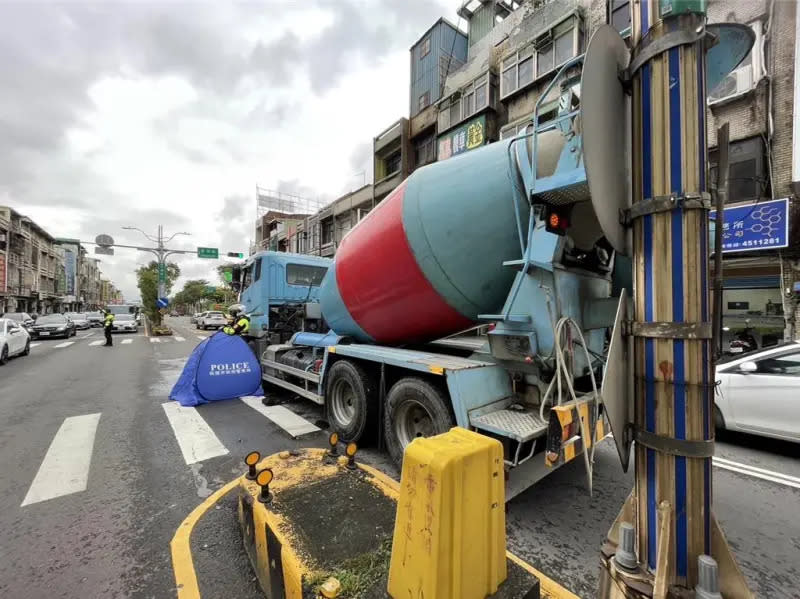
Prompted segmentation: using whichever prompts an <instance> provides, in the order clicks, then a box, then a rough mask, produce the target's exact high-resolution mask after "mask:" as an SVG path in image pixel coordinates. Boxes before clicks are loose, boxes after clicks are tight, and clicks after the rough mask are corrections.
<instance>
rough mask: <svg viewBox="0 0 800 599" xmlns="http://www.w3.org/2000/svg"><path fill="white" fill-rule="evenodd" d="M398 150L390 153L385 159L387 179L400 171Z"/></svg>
mask: <svg viewBox="0 0 800 599" xmlns="http://www.w3.org/2000/svg"><path fill="white" fill-rule="evenodd" d="M400 157H401V154H400V150H397V151H396V152H392V153H391V154H389V156H387V157H386V160H385V162H386V176H387V177H389V176H391V175H393V174H394V173H397V172H399V171H400Z"/></svg>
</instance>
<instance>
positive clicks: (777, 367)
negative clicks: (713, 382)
mask: <svg viewBox="0 0 800 599" xmlns="http://www.w3.org/2000/svg"><path fill="white" fill-rule="evenodd" d="M716 378H717V387H716V391H715V394H714V424H715V426H716V427H717V428H718V429H726V430H732V431H742V432H746V433H752V434H755V435H763V436H765V437H775V438H776V439H787V440H790V441H798V442H800V343H798V342H789V343H781V344H780V345H773V346H771V347H767V348H764V349H759V350H756V351H752V352H748V353H746V354H739V355H737V356H734V357H733V358H728V359H727V360H724V361H723V362H721V363H720V364H719V365H718V366H717V376H716Z"/></svg>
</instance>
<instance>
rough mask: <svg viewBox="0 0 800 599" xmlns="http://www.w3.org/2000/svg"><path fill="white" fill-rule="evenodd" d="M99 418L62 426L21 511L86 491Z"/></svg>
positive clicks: (75, 419) (91, 416)
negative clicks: (33, 505) (27, 506)
mask: <svg viewBox="0 0 800 599" xmlns="http://www.w3.org/2000/svg"><path fill="white" fill-rule="evenodd" d="M98 422H100V414H99V413H98V414H87V415H86V416H72V417H70V418H66V419H65V420H64V422H63V423H61V428H59V429H58V432H57V433H56V436H55V437H53V441H52V443H50V448H49V449H48V450H47V454H45V456H44V460H42V465H41V466H39V470H38V472H36V476H35V477H34V479H33V482H32V483H31V486H30V488H29V489H28V494H27V495H25V499H23V501H22V504H21V506H20V507H22V506H25V505H30V504H32V503H39V502H40V501H45V500H47V499H53V498H55V497H61V496H62V495H71V494H72V493H78V492H80V491H85V490H86V482H87V480H88V479H89V467H90V466H91V463H92V450H93V449H94V436H95V433H96V432H97V423H98Z"/></svg>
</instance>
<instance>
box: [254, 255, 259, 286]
mask: <svg viewBox="0 0 800 599" xmlns="http://www.w3.org/2000/svg"><path fill="white" fill-rule="evenodd" d="M260 278H261V258H256V261H255V267H254V270H253V283H255V282H256V281H258V280H259V279H260Z"/></svg>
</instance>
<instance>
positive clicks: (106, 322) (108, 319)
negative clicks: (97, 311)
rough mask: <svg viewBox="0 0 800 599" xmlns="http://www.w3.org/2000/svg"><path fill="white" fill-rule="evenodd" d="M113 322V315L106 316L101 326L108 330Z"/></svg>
mask: <svg viewBox="0 0 800 599" xmlns="http://www.w3.org/2000/svg"><path fill="white" fill-rule="evenodd" d="M113 322H114V315H113V314H106V317H105V319H104V320H103V326H104V327H106V328H110V327H111V325H112V323H113Z"/></svg>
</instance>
